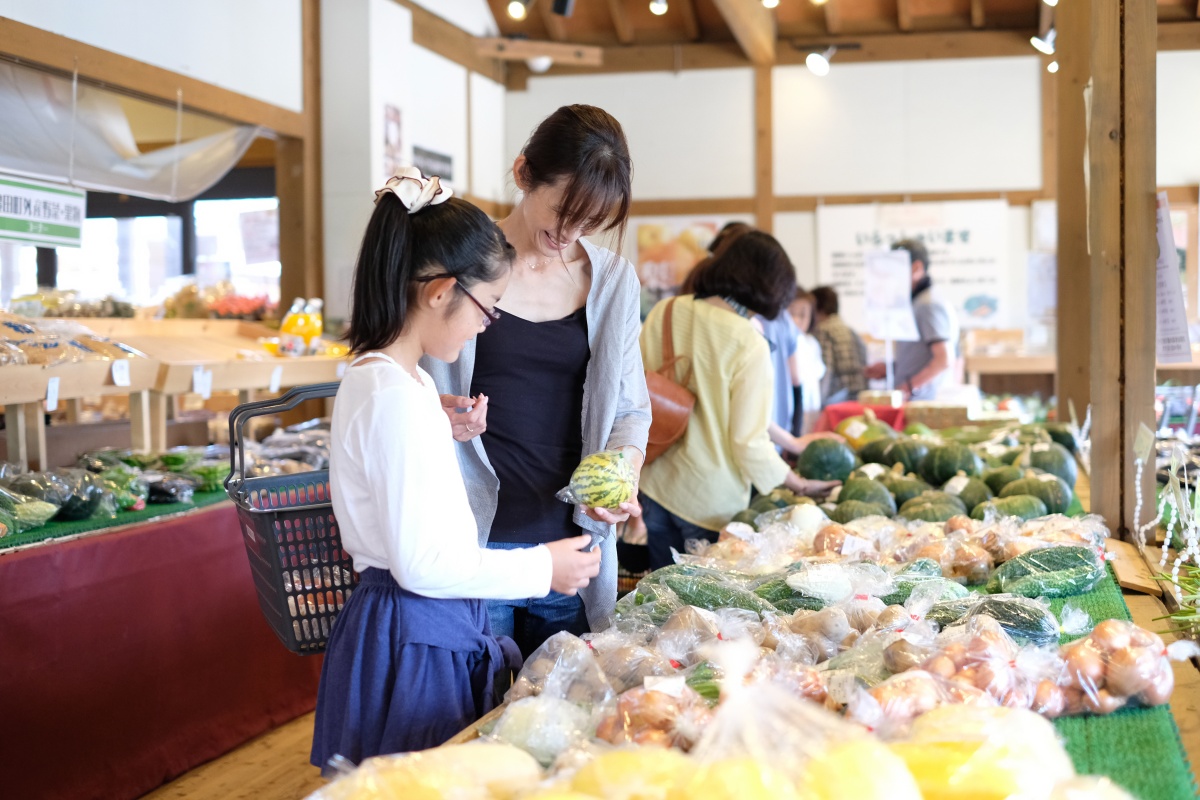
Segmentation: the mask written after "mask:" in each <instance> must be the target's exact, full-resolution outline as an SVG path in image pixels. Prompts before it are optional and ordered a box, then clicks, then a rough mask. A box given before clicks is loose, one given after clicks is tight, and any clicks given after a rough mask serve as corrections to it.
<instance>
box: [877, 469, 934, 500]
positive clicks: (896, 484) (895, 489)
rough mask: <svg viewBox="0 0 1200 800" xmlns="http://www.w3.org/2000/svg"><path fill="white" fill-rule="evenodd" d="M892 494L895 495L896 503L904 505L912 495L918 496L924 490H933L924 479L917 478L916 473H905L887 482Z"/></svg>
mask: <svg viewBox="0 0 1200 800" xmlns="http://www.w3.org/2000/svg"><path fill="white" fill-rule="evenodd" d="M887 486H888V488H889V489H890V490H891V492H892V494H893V495H895V497H896V504H897V505H904V504H905V503H907V502H908V501H909V500H912V499H913V498H914V497H919V496H920V495H922V494H924V493H925V492H929V491H932V490H933V487H932V486H930V485H929V484H928V483H926V482H925V481H923V480H921V479H920V478H918V477H917V476H916V475H905V476H902V477H900V478H897V479H895V480H893V481H892V482H891V483H889V484H887Z"/></svg>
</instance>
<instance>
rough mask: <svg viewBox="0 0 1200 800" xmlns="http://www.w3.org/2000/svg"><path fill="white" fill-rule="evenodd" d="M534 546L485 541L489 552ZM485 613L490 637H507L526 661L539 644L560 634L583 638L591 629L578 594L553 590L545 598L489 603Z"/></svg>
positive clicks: (491, 601)
mask: <svg viewBox="0 0 1200 800" xmlns="http://www.w3.org/2000/svg"><path fill="white" fill-rule="evenodd" d="M535 546H536V545H532V544H519V543H516V542H488V547H489V548H490V549H492V550H520V549H522V548H525V547H535ZM487 611H488V620H489V621H490V622H491V625H492V635H493V636H508V637H509V638H511V639H513V640H514V641H516V643H517V647H519V648H521V655H522V656H524V657H525V658H527V659H528V658H529V656H530V655H531V654H532V653H533V651H534V650H537V649H538V648H539V647H540V646H541V645H542V642H544V641H546V640H547V639H549V638H550V637H551V636H553V635H554V634H556V633H558V632H559V631H567V632H568V633H573V634H575V635H576V636H582V635H583V634H585V633H587V632H588V630H590V629H589V627H588V621H587V613H586V612H585V611H584V608H583V600H582V599H581V598H580V597H579V595H565V594H560V593H558V592H554V591H552V592H550V594H548V595H546V596H545V597H530V598H526V599H522V600H488V601H487Z"/></svg>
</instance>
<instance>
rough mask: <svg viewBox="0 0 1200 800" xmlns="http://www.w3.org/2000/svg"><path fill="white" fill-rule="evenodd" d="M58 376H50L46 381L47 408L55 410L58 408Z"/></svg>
mask: <svg viewBox="0 0 1200 800" xmlns="http://www.w3.org/2000/svg"><path fill="white" fill-rule="evenodd" d="M58 381H59V378H58V376H55V377H53V378H50V379H49V380H48V381H46V410H47V411H53V410H54V409H56V408H58Z"/></svg>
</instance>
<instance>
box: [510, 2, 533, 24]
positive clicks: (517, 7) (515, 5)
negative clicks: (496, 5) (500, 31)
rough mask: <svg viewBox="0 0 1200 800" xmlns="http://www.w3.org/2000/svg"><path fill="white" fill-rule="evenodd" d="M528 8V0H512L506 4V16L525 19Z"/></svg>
mask: <svg viewBox="0 0 1200 800" xmlns="http://www.w3.org/2000/svg"><path fill="white" fill-rule="evenodd" d="M528 9H529V0H512V2H510V3H509V4H508V16H510V17H511V18H513V19H515V20H522V19H525V14H526V12H527V11H528Z"/></svg>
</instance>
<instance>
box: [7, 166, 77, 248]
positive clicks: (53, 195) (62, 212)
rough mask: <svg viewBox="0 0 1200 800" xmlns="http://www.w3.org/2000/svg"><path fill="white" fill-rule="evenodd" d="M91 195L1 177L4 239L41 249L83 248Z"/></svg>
mask: <svg viewBox="0 0 1200 800" xmlns="http://www.w3.org/2000/svg"><path fill="white" fill-rule="evenodd" d="M86 210H87V192H85V191H83V190H82V189H72V188H70V187H69V186H64V185H62V184H57V183H45V182H44V181H35V180H30V179H29V178H18V177H14V176H9V175H4V174H0V239H11V240H13V241H18V242H24V243H26V244H32V245H37V246H39V247H79V242H80V239H81V238H82V235H83V218H84V216H85V213H86Z"/></svg>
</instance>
